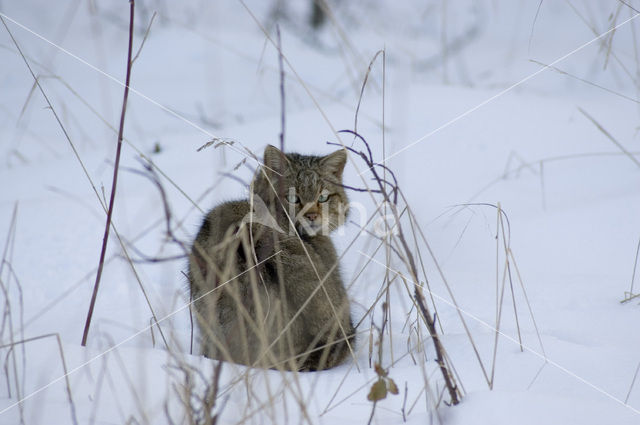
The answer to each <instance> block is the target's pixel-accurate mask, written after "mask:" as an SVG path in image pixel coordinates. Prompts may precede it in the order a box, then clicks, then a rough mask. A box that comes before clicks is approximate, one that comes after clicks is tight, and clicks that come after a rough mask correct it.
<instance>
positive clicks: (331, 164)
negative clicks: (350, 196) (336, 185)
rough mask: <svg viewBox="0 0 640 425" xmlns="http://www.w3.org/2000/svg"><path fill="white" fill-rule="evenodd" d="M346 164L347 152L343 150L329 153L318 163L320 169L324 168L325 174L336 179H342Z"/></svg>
mask: <svg viewBox="0 0 640 425" xmlns="http://www.w3.org/2000/svg"><path fill="white" fill-rule="evenodd" d="M346 163H347V151H346V150H344V149H340V150H338V151H335V152H334V153H330V154H329V155H327V156H325V157H324V158H322V160H321V161H320V164H321V165H322V168H324V170H325V171H326V172H327V173H331V174H332V175H334V176H335V177H336V178H337V179H342V171H344V166H345V164H346Z"/></svg>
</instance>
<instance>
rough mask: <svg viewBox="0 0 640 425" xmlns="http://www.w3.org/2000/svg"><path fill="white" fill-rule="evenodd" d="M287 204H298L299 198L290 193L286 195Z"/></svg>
mask: <svg viewBox="0 0 640 425" xmlns="http://www.w3.org/2000/svg"><path fill="white" fill-rule="evenodd" d="M287 202H289V203H290V204H297V203H299V202H300V198H299V197H298V196H297V195H295V194H293V193H290V194H288V195H287Z"/></svg>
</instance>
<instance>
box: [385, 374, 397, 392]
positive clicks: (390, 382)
mask: <svg viewBox="0 0 640 425" xmlns="http://www.w3.org/2000/svg"><path fill="white" fill-rule="evenodd" d="M387 389H388V390H389V392H390V393H391V394H398V386H397V385H396V383H395V382H394V381H393V379H391V378H388V379H387Z"/></svg>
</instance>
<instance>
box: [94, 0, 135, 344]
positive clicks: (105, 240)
mask: <svg viewBox="0 0 640 425" xmlns="http://www.w3.org/2000/svg"><path fill="white" fill-rule="evenodd" d="M134 12H135V0H129V47H128V53H127V76H126V78H125V87H124V99H123V100H122V112H121V114H120V129H119V130H118V142H117V148H116V159H115V163H114V166H113V181H112V183H111V197H110V199H109V209H108V211H107V223H106V224H105V227H104V236H103V238H102V248H101V251H100V260H99V262H98V272H97V273H96V281H95V283H94V285H93V293H92V295H91V302H90V303H89V312H88V313H87V320H86V322H85V326H84V331H83V333H82V346H83V347H84V346H86V345H87V337H88V336H89V327H90V326H91V318H92V317H93V309H94V307H95V304H96V299H97V296H98V287H99V286H100V278H101V277H102V269H103V267H104V259H105V255H106V253H107V243H108V242H109V233H110V232H109V229H110V228H111V217H112V215H113V206H114V203H115V198H116V187H117V185H118V171H119V169H120V153H121V152H122V139H123V133H124V119H125V116H126V112H127V99H128V98H129V82H130V81H131V66H132V59H131V57H132V50H133V17H134Z"/></svg>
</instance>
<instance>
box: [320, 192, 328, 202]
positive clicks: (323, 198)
mask: <svg viewBox="0 0 640 425" xmlns="http://www.w3.org/2000/svg"><path fill="white" fill-rule="evenodd" d="M328 200H329V195H327V194H326V193H322V194H320V196H318V202H320V203H322V202H327V201H328Z"/></svg>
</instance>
